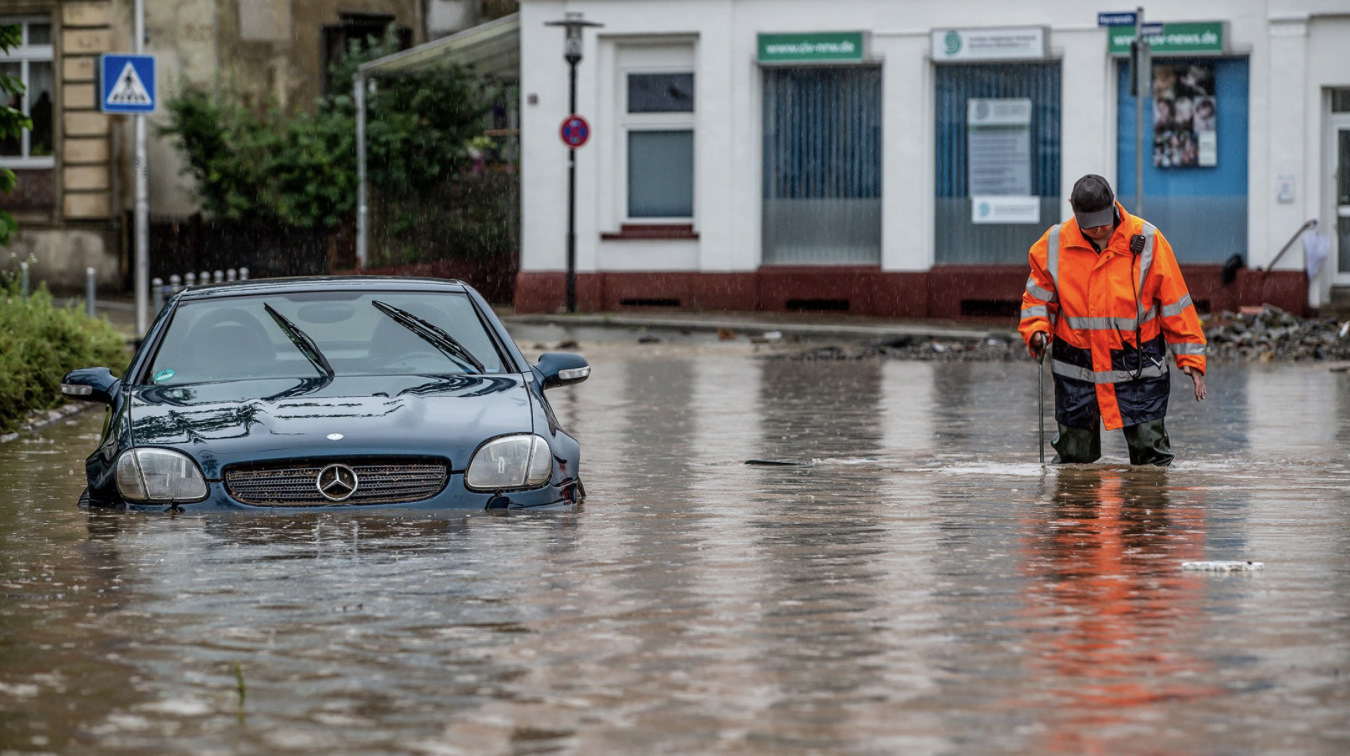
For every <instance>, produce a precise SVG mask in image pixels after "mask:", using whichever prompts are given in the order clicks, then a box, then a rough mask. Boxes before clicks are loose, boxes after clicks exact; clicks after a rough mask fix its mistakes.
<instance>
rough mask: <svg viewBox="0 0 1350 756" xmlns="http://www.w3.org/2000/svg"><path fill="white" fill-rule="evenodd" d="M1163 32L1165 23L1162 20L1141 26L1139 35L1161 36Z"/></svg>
mask: <svg viewBox="0 0 1350 756" xmlns="http://www.w3.org/2000/svg"><path fill="white" fill-rule="evenodd" d="M1162 33H1163V24H1162V22H1161V21H1155V22H1153V23H1151V24H1144V25H1143V26H1141V27H1139V36H1141V37H1161V36H1162Z"/></svg>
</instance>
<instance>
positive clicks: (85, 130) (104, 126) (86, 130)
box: [61, 112, 111, 137]
mask: <svg viewBox="0 0 1350 756" xmlns="http://www.w3.org/2000/svg"><path fill="white" fill-rule="evenodd" d="M61 122H62V124H63V125H64V126H65V134H66V136H73V137H80V136H107V134H108V132H109V131H111V128H110V127H109V122H108V116H106V115H104V114H102V113H79V112H77V113H66V114H65V115H64V116H63V117H62V120H61Z"/></svg>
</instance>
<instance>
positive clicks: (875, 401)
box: [0, 333, 1350, 755]
mask: <svg viewBox="0 0 1350 756" xmlns="http://www.w3.org/2000/svg"><path fill="white" fill-rule="evenodd" d="M531 336H533V337H536V338H550V339H551V338H553V337H554V335H553V334H547V333H545V334H538V333H536V334H527V335H526V336H525V337H524V338H523V339H522V343H523V344H525V345H527V346H528V345H529V344H528V342H529V341H530V338H531ZM581 346H582V349H583V351H584V352H585V353H587V355H588V356H589V357H590V358H591V361H592V363H593V364H594V366H595V371H594V374H593V376H592V378H591V379H590V380H589V381H588V382H586V383H584V384H581V385H580V386H577V387H572V388H568V389H562V390H557V391H555V392H553V394H552V396H553V401H554V405H555V408H556V409H557V411H558V414H559V416H560V418H561V420H562V422H563V423H564V424H565V425H566V426H567V427H569V428H571V429H572V430H573V431H574V432H575V433H576V434H577V435H578V436H579V437H580V438H581V440H582V448H583V471H584V475H585V479H586V485H587V490H588V493H589V499H588V500H587V502H586V504H585V506H584V507H583V508H582V510H581V511H578V512H573V513H563V514H552V515H534V516H523V517H522V516H511V517H497V516H485V515H473V516H468V517H461V516H452V517H445V518H408V517H400V516H396V515H379V516H373V515H352V514H347V515H342V514H338V515H312V514H311V515H305V516H275V515H274V516H262V517H248V516H245V517H235V516H206V517H178V518H171V517H168V516H145V515H134V514H126V513H119V512H84V511H81V510H79V509H77V508H76V506H75V502H76V499H77V498H78V495H79V493H80V490H81V489H82V487H83V482H82V467H81V465H82V459H83V457H84V456H85V455H87V454H88V453H89V451H90V450H91V449H92V448H93V445H94V443H95V439H96V437H97V432H98V428H99V424H100V422H101V414H100V413H97V412H90V413H85V414H82V415H78V416H76V417H73V418H70V419H68V420H66V421H63V422H62V423H60V424H58V425H56V426H53V427H50V428H47V429H45V430H43V431H41V432H38V433H35V434H29V435H26V436H24V437H23V438H21V439H20V440H18V441H14V442H10V443H7V444H3V445H0V588H2V590H0V594H2V599H0V752H5V753H9V752H17V753H24V752H51V753H94V752H97V753H126V754H142V753H145V754H149V753H193V754H207V753H210V754H245V753H250V754H251V753H278V754H319V753H324V754H327V753H353V754H386V753H409V754H432V755H440V754H459V753H464V754H483V753H488V754H495V753H578V754H581V753H750V754H777V753H817V752H818V753H826V752H828V753H859V754H862V753H868V754H870V753H897V754H947V753H1065V754H1083V753H1123V752H1148V753H1215V754H1218V753H1222V754H1244V753H1252V754H1264V753H1276V752H1279V753H1311V754H1321V753H1325V754H1340V753H1346V752H1350V375H1347V374H1344V373H1339V374H1338V373H1332V372H1330V371H1328V370H1327V369H1326V367H1325V366H1315V365H1278V366H1261V365H1255V366H1248V365H1215V366H1213V368H1212V370H1211V375H1210V378H1209V385H1210V400H1209V401H1207V402H1205V403H1203V404H1196V403H1195V402H1194V400H1193V399H1190V398H1189V397H1188V396H1187V390H1188V386H1187V385H1183V384H1188V383H1189V382H1188V381H1185V380H1184V376H1180V375H1179V374H1177V376H1176V377H1177V378H1181V379H1182V380H1177V381H1174V386H1175V388H1176V390H1175V392H1174V395H1173V406H1172V412H1171V414H1170V416H1169V425H1170V430H1171V433H1172V439H1173V444H1174V447H1175V449H1176V450H1177V452H1178V462H1177V464H1176V465H1175V466H1174V467H1173V468H1172V469H1170V470H1154V469H1147V470H1144V469H1130V468H1129V466H1128V465H1126V464H1124V463H1125V461H1126V455H1125V449H1124V444H1123V442H1122V441H1121V440H1120V438H1119V434H1118V433H1117V434H1109V435H1108V436H1107V438H1106V443H1105V447H1106V454H1107V458H1106V459H1105V460H1104V461H1103V462H1102V463H1101V464H1097V465H1091V466H1074V467H1066V468H1056V469H1050V470H1043V469H1042V468H1041V466H1040V465H1039V464H1037V435H1036V402H1035V396H1036V394H1035V392H1036V386H1037V384H1036V376H1035V373H1034V371H1033V368H1032V366H1031V365H1030V364H1029V363H1016V364H1001V363H924V362H898V361H897V362H883V361H863V362H799V361H774V360H765V359H762V358H761V356H760V355H757V354H756V353H755V351H754V348H753V347H751V346H749V345H747V344H745V343H744V342H732V343H727V344H721V343H716V342H710V341H707V340H700V339H698V338H694V337H690V338H681V339H675V340H674V342H672V341H670V340H667V341H666V342H664V343H656V344H642V345H637V344H634V343H631V341H626V342H625V341H618V342H615V341H611V342H608V343H589V342H588V340H587V338H585V337H584V336H583V338H582V344H581ZM750 459H761V460H775V461H784V462H797V463H805V464H797V465H782V466H752V465H746V464H744V462H745V461H746V460H750ZM1200 560H1239V561H1245V560H1254V561H1259V562H1262V563H1264V569H1262V570H1259V571H1241V572H1234V573H1214V572H1196V571H1191V570H1183V569H1182V563H1183V562H1188V561H1200Z"/></svg>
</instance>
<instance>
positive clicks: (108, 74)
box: [98, 53, 155, 113]
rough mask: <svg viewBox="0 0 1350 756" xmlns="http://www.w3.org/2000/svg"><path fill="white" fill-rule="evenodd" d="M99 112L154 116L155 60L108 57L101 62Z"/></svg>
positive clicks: (136, 57)
mask: <svg viewBox="0 0 1350 756" xmlns="http://www.w3.org/2000/svg"><path fill="white" fill-rule="evenodd" d="M98 89H99V109H100V110H102V111H103V112H104V113H153V112H155V56H153V55H126V54H121V53H108V54H106V55H103V56H101V58H100V61H99V88H98Z"/></svg>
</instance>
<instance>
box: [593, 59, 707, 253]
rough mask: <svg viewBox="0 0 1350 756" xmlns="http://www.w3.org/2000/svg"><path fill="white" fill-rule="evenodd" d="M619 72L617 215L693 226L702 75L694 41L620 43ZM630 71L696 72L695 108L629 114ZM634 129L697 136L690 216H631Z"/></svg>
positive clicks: (637, 222) (632, 221) (636, 221)
mask: <svg viewBox="0 0 1350 756" xmlns="http://www.w3.org/2000/svg"><path fill="white" fill-rule="evenodd" d="M616 53H617V55H616V58H617V65H616V66H615V71H616V73H617V76H618V79H617V81H616V82H615V94H616V95H617V97H615V101H616V104H617V108H616V110H617V112H616V113H615V121H616V123H615V127H616V128H615V130H614V131H615V134H616V135H617V139H616V144H615V152H616V153H617V154H616V159H615V161H614V163H615V166H614V167H615V174H616V176H615V178H616V179H617V180H616V181H615V182H614V186H615V187H617V188H618V191H616V192H615V202H616V203H617V205H616V207H615V217H616V218H619V219H620V222H621V223H622V224H623V225H625V226H642V225H652V226H656V225H676V224H678V225H686V224H688V225H693V224H697V222H698V220H697V217H698V129H697V128H696V118H695V117H696V116H697V115H698V107H699V106H698V101H699V77H698V71H697V70H695V66H694V43H693V40H690V41H688V42H673V43H663V44H634V45H620V46H619V47H618V49H617V51H616ZM629 74H693V75H694V109H693V110H691V111H689V112H687V113H629V112H628V75H629ZM634 131H639V132H640V131H688V132H690V133H691V134H692V135H693V138H694V152H693V154H692V155H690V161H691V163H692V164H691V165H690V169H691V170H692V171H693V172H694V197H693V206H692V209H691V211H690V214H689V215H687V216H686V215H679V216H670V217H651V216H641V217H636V218H634V217H630V216H629V215H628V134H629V132H634Z"/></svg>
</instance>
